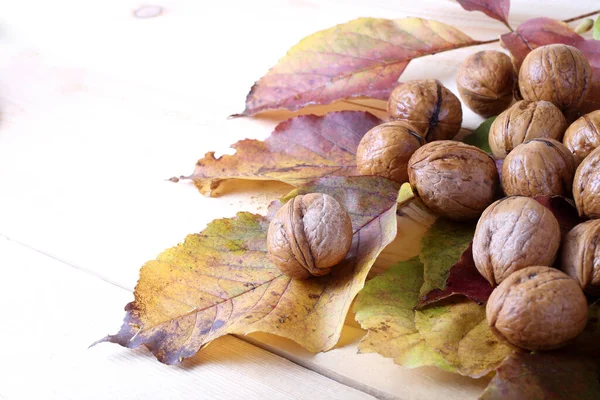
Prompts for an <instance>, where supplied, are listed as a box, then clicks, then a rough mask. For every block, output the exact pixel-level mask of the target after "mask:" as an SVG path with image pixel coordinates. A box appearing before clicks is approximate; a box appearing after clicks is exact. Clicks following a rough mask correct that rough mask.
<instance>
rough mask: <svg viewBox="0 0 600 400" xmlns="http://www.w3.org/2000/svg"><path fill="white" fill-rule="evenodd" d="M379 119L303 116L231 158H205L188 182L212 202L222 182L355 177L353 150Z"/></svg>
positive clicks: (242, 146) (245, 143)
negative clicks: (191, 181) (209, 196)
mask: <svg viewBox="0 0 600 400" xmlns="http://www.w3.org/2000/svg"><path fill="white" fill-rule="evenodd" d="M382 122H383V121H381V120H380V119H379V118H377V117H375V116H373V115H371V114H369V113H366V112H362V111H341V112H332V113H329V114H326V115H324V116H317V115H305V116H299V117H295V118H292V119H289V120H287V121H285V122H282V123H280V124H279V125H277V127H276V128H275V131H273V133H272V134H271V136H270V137H268V138H267V139H266V140H265V141H264V142H263V141H260V140H250V139H246V140H242V141H239V142H237V143H236V144H234V145H233V146H232V147H233V148H234V149H236V153H235V154H233V155H224V156H222V157H220V158H215V155H214V154H215V153H214V152H210V153H207V154H206V155H205V156H204V158H202V159H200V160H199V161H198V162H197V163H196V167H195V169H194V173H193V174H192V175H191V176H189V177H188V178H189V179H192V180H193V181H194V184H195V185H196V187H197V188H198V190H200V192H201V193H202V194H205V195H212V196H215V195H217V194H218V188H219V185H220V184H221V183H222V182H223V181H225V180H227V179H253V180H256V179H262V180H277V181H281V182H285V183H289V184H291V185H294V186H298V185H300V184H303V183H306V182H309V181H311V180H314V179H317V178H321V177H324V176H352V175H358V171H357V169H356V148H357V147H358V144H359V143H360V139H361V138H362V137H363V136H364V134H365V133H367V131H369V129H371V128H373V127H374V126H376V125H379V124H381V123H382Z"/></svg>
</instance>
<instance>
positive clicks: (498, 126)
mask: <svg viewBox="0 0 600 400" xmlns="http://www.w3.org/2000/svg"><path fill="white" fill-rule="evenodd" d="M517 78H518V79H517ZM591 79H592V77H591V67H590V64H589V62H588V60H587V59H586V58H585V56H584V55H583V54H582V53H581V52H580V51H579V50H577V49H576V48H574V47H570V46H567V45H562V44H560V45H549V46H543V47H539V48H537V49H535V50H533V51H532V52H531V53H529V55H528V56H527V57H526V58H525V60H524V62H523V64H522V65H521V68H520V70H519V73H518V77H517V74H516V73H515V72H514V68H513V63H512V61H511V59H510V58H509V57H508V56H507V55H505V54H503V53H500V52H497V51H480V52H478V53H475V54H473V55H471V56H470V57H468V58H467V59H466V60H465V61H464V63H463V65H462V66H461V68H460V70H459V73H458V76H457V86H458V91H459V94H460V96H461V98H462V100H463V101H464V103H465V104H466V105H467V106H468V107H469V108H471V109H472V110H473V111H475V112H476V113H478V114H480V115H482V116H484V117H489V116H493V115H498V114H499V115H498V117H497V118H496V120H495V121H494V123H493V124H492V126H491V128H490V131H489V144H490V148H491V149H492V153H493V156H492V155H490V154H487V153H486V152H485V151H483V150H481V149H479V148H477V147H474V146H471V145H468V144H465V143H462V142H459V141H454V140H452V138H454V137H455V136H456V135H457V134H458V132H459V130H460V128H461V123H462V110H461V103H460V101H459V100H458V98H457V97H456V96H455V95H454V94H452V92H450V91H449V90H448V89H447V88H445V87H444V86H443V85H442V84H441V83H440V82H439V81H437V80H418V81H412V82H407V83H404V84H402V85H400V86H398V87H397V88H396V89H394V91H393V92H392V94H391V96H390V99H389V101H388V112H389V114H390V119H391V121H390V122H387V123H384V124H382V125H379V126H377V127H375V128H373V129H371V130H370V131H369V132H367V133H366V134H365V136H364V137H363V139H362V141H361V142H360V145H359V147H358V150H357V155H356V157H357V167H358V170H359V172H360V173H361V174H362V175H379V176H383V177H386V178H389V179H391V180H394V181H397V182H399V183H403V182H406V181H409V182H410V185H411V186H412V188H413V191H414V192H415V193H416V194H417V195H418V197H419V198H420V199H421V200H422V201H423V203H425V204H426V205H427V206H428V207H429V208H430V209H431V210H433V211H434V212H435V213H436V214H438V215H440V216H443V217H446V218H449V219H453V220H457V221H464V220H476V219H479V221H478V223H477V228H476V231H475V237H474V239H473V258H474V261H475V265H476V267H477V269H478V270H479V272H480V273H481V274H482V276H484V277H485V278H486V279H487V280H488V281H489V282H490V284H491V285H492V286H494V287H496V288H495V289H494V291H493V293H492V295H491V297H490V298H489V301H488V304H487V309H486V311H487V320H488V323H489V325H490V327H491V329H492V331H493V332H494V333H495V334H496V335H497V336H498V337H500V338H501V339H503V340H504V341H506V342H507V343H509V344H511V345H514V346H517V347H520V348H524V349H528V350H544V349H554V348H558V347H561V346H563V345H565V344H567V343H569V342H570V341H571V340H572V339H574V338H575V337H576V336H577V335H579V334H580V333H581V332H582V331H583V329H584V327H585V325H586V322H587V317H588V304H587V300H586V297H585V295H584V291H585V292H586V293H589V294H594V295H600V219H595V218H600V110H599V111H595V112H592V113H590V114H587V115H583V116H581V117H580V118H578V119H575V118H576V117H577V116H578V113H579V112H580V110H581V106H582V103H583V101H584V99H585V97H586V95H587V92H588V89H589V87H590V83H591ZM513 93H515V95H519V94H520V96H522V98H523V100H520V101H517V102H516V103H514V104H512V106H511V103H512V102H513ZM509 106H510V107H509ZM573 120H574V122H573ZM569 122H572V123H571V124H570V126H569ZM561 141H562V142H561ZM499 159H504V162H503V165H502V170H501V173H499V172H498V169H497V167H496V162H495V160H499ZM503 195H506V196H508V197H504V198H501V199H499V198H500V197H502V196H503ZM540 195H561V196H565V197H572V198H573V199H574V202H575V205H576V207H577V210H578V212H579V215H580V216H581V217H582V218H585V219H590V220H589V221H587V222H584V223H582V224H580V225H578V226H576V227H575V228H574V229H572V230H571V231H570V232H569V233H568V234H566V235H565V236H564V237H561V230H560V226H559V223H558V221H557V219H556V217H555V216H554V215H553V214H552V212H551V211H550V210H548V209H547V208H545V207H544V206H542V205H540V204H539V203H538V202H537V201H536V200H534V199H533V197H535V196H540ZM309 196H313V195H307V196H304V197H300V196H299V197H297V198H295V199H293V200H291V201H290V202H288V203H287V204H286V205H285V206H284V207H283V208H281V209H280V210H279V212H278V213H277V215H276V216H275V218H274V220H273V222H272V224H271V226H270V228H269V234H268V245H269V252H270V254H271V258H272V259H273V261H274V262H275V263H276V265H277V266H278V267H280V269H281V270H282V271H283V272H285V273H287V274H289V275H291V276H293V277H296V278H306V277H309V276H311V275H324V274H326V273H328V272H329V271H330V269H331V267H333V266H334V265H336V264H337V263H339V262H340V261H341V260H343V259H344V257H345V255H346V253H347V251H348V249H349V247H350V243H351V241H352V228H351V224H350V219H349V218H348V215H347V213H346V212H345V210H344V209H343V208H342V207H341V206H340V204H339V203H337V202H336V201H335V200H334V199H333V198H331V197H329V196H326V195H321V194H319V195H314V196H316V197H310V198H309ZM497 199H499V200H497ZM324 221H327V223H324ZM561 270H562V271H561Z"/></svg>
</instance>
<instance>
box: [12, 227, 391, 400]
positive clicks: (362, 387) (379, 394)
mask: <svg viewBox="0 0 600 400" xmlns="http://www.w3.org/2000/svg"><path fill="white" fill-rule="evenodd" d="M2 239H4V240H7V241H9V242H12V243H15V244H17V245H19V246H21V247H23V248H24V249H27V250H29V251H33V252H36V253H38V254H40V255H41V256H44V257H47V258H49V259H52V260H54V261H56V262H57V263H60V264H62V265H64V266H66V267H69V269H74V270H76V271H79V272H82V273H84V274H86V275H88V276H89V277H93V278H96V279H99V280H101V281H103V282H105V283H107V284H109V285H112V286H115V287H117V288H119V289H122V290H124V291H127V292H129V293H132V291H131V290H130V289H129V288H127V287H124V286H122V285H120V284H118V283H117V282H114V281H112V280H110V279H107V278H106V277H104V276H102V275H100V274H98V273H96V272H94V271H91V270H88V269H86V268H82V267H81V266H78V265H76V264H73V263H70V262H68V261H66V260H63V259H61V258H60V257H57V256H55V255H53V254H49V253H47V252H45V251H42V250H39V249H36V248H35V247H32V246H30V245H28V244H27V243H23V242H21V241H19V240H15V239H13V238H11V237H9V236H8V235H5V234H3V233H0V240H2ZM354 329H355V330H356V328H354ZM265 335H266V334H265ZM230 336H232V337H234V338H237V339H238V340H241V341H243V342H245V343H247V344H248V345H250V346H255V347H257V348H259V349H261V350H263V351H266V352H268V353H270V354H273V355H274V356H277V357H281V358H283V359H285V360H287V361H289V362H291V363H293V364H295V365H297V366H299V367H300V368H303V369H306V370H309V371H312V372H314V373H316V374H319V375H321V376H323V377H325V378H328V379H331V380H332V381H334V382H337V383H339V384H341V385H343V386H348V387H350V388H352V389H355V390H357V391H360V392H362V393H364V394H366V395H370V396H374V397H376V398H378V399H383V400H393V399H397V397H395V396H391V395H389V394H388V393H386V392H384V391H380V390H378V389H376V388H374V387H372V386H369V385H367V384H364V383H361V382H358V381H355V380H353V379H350V378H347V377H345V376H343V375H341V374H338V373H336V372H335V371H332V370H330V369H329V368H326V367H319V366H318V365H315V364H310V363H306V362H302V358H289V357H288V356H289V354H287V353H286V351H283V350H280V349H277V347H275V346H270V345H266V344H265V343H263V342H261V341H260V340H257V339H254V338H251V337H245V336H242V335H230ZM267 336H269V335H267ZM124 350H125V349H124ZM200 351H202V350H200ZM156 362H157V363H158V361H156ZM315 367H316V368H315ZM1 396H2V395H1V394H0V398H2V397H1Z"/></svg>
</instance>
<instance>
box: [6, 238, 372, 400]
mask: <svg viewBox="0 0 600 400" xmlns="http://www.w3.org/2000/svg"><path fill="white" fill-rule="evenodd" d="M0 265H2V266H3V267H4V271H5V272H8V271H10V276H9V275H5V276H4V279H3V280H2V282H1V283H0V305H1V307H2V314H3V316H2V320H3V322H2V327H3V328H2V330H0V341H2V343H3V344H4V346H3V351H2V356H3V364H4V368H2V370H3V371H4V372H3V378H2V384H1V385H0V398H6V399H25V398H28V399H61V400H62V399H70V398H72V399H113V398H114V399H139V398H148V399H167V398H174V399H175V398H176V399H198V398H205V399H227V400H228V399H233V398H247V399H258V398H268V399H286V400H287V399H290V398H314V399H340V400H345V399H372V398H373V397H371V396H369V395H367V394H365V393H362V392H360V391H358V390H355V389H352V388H349V387H347V386H344V385H342V384H339V383H337V382H335V381H332V380H330V379H328V378H325V377H323V376H321V375H319V374H318V373H315V372H313V371H310V370H307V369H305V368H303V367H301V366H298V365H296V364H294V363H292V362H290V361H288V360H286V359H283V358H281V357H279V356H277V355H274V354H272V353H269V352H267V351H264V350H262V349H260V348H258V347H255V346H253V345H251V344H248V343H246V342H244V341H241V340H239V339H237V338H235V337H233V336H228V337H225V338H223V339H219V340H217V341H215V342H213V343H212V344H211V345H210V346H208V347H207V348H206V349H204V350H203V351H202V352H200V353H199V354H198V355H197V356H195V357H192V358H190V359H188V360H186V361H185V362H184V363H183V364H182V365H181V366H178V367H173V366H166V365H163V364H160V363H158V362H157V361H156V360H155V359H154V358H153V356H152V355H151V354H149V353H148V352H147V351H142V350H139V351H131V350H128V349H123V348H121V347H119V346H116V345H113V344H100V345H97V346H95V347H93V348H88V346H89V345H90V344H91V343H93V342H94V341H95V340H97V339H98V338H99V337H102V335H103V334H104V333H105V332H106V331H107V330H110V329H113V330H114V327H117V326H118V325H119V323H120V321H119V319H120V317H119V316H118V314H117V313H112V312H110V313H109V312H106V311H107V309H112V310H118V309H119V308H121V307H122V306H123V304H125V303H126V302H127V301H128V300H130V299H131V293H129V292H127V291H125V290H123V289H121V288H118V287H116V286H114V285H111V284H109V283H106V282H102V281H100V280H98V279H96V278H94V277H91V276H89V275H86V274H84V273H82V272H81V271H77V270H75V269H73V268H71V267H70V266H68V265H66V264H63V263H60V262H58V261H56V260H53V259H51V258H49V257H47V256H45V255H42V254H40V253H38V252H35V251H33V250H30V249H28V248H25V247H23V246H21V245H19V244H17V243H15V242H11V241H8V240H6V239H4V238H0ZM111 327H113V328H111Z"/></svg>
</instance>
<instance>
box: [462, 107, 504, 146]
mask: <svg viewBox="0 0 600 400" xmlns="http://www.w3.org/2000/svg"><path fill="white" fill-rule="evenodd" d="M496 118H497V116H494V117H491V118H488V119H486V120H485V121H483V122H482V123H481V124H480V125H479V126H478V127H477V129H475V130H474V131H473V133H471V134H470V135H467V136H465V138H464V139H463V142H465V143H466V144H470V145H471V146H475V147H479V148H480V149H481V150H483V151H485V152H486V153H491V152H492V149H491V148H490V142H489V134H490V128H491V127H492V124H493V123H494V121H495V120H496Z"/></svg>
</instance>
